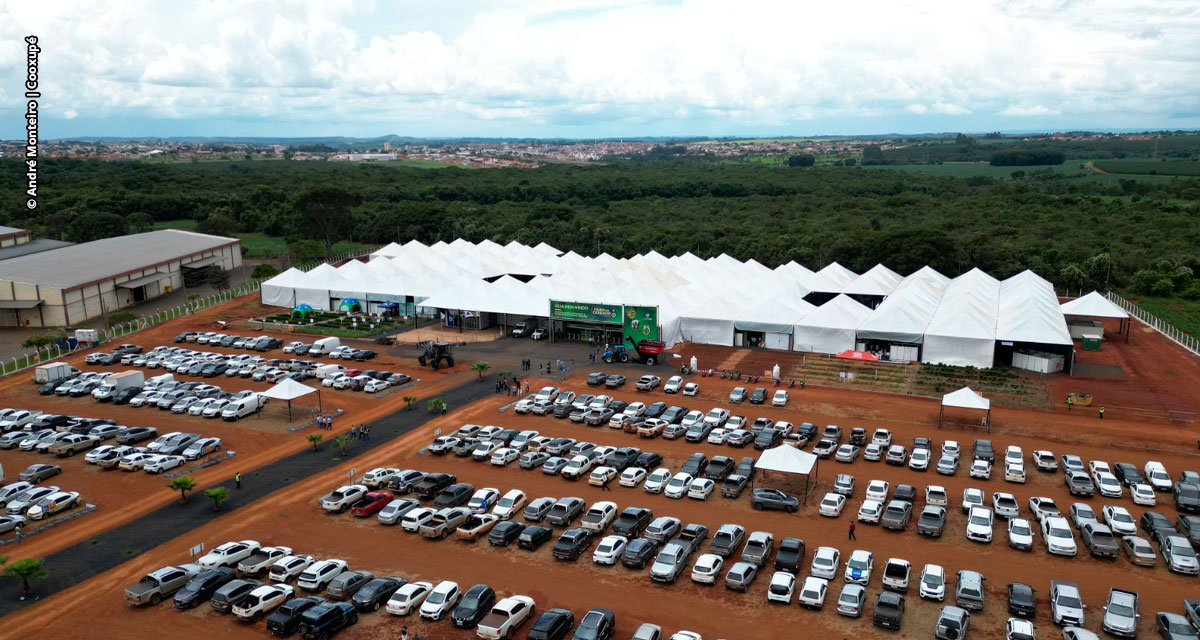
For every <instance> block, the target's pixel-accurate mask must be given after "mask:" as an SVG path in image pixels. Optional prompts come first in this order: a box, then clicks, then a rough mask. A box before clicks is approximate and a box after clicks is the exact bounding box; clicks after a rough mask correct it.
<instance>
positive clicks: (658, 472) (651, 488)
mask: <svg viewBox="0 0 1200 640" xmlns="http://www.w3.org/2000/svg"><path fill="white" fill-rule="evenodd" d="M670 480H671V470H670V469H668V468H666V467H659V468H657V469H655V470H654V471H652V472H650V475H648V476H646V482H645V483H644V484H643V485H642V491H645V492H646V493H662V492H663V489H664V488H666V486H667V482H669V481H670Z"/></svg>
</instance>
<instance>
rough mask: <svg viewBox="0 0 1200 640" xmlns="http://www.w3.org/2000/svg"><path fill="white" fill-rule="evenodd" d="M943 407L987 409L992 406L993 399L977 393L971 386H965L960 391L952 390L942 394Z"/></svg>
mask: <svg viewBox="0 0 1200 640" xmlns="http://www.w3.org/2000/svg"><path fill="white" fill-rule="evenodd" d="M942 406H943V407H960V408H962V409H983V410H984V411H987V410H989V409H991V408H992V401H991V400H988V399H987V398H985V397H983V396H981V395H979V394H978V393H975V392H974V391H973V390H972V389H971V387H963V388H961V389H959V390H958V391H951V392H950V393H947V394H946V395H944V396H942Z"/></svg>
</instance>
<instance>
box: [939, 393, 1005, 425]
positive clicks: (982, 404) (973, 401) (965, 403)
mask: <svg viewBox="0 0 1200 640" xmlns="http://www.w3.org/2000/svg"><path fill="white" fill-rule="evenodd" d="M946 407H950V408H952V409H975V410H978V411H985V412H987V414H986V417H985V418H984V419H983V422H984V424H986V425H987V428H988V433H991V432H992V401H991V400H988V399H987V398H985V397H983V396H981V395H979V394H978V393H976V392H975V391H974V390H973V389H971V387H963V388H961V389H959V390H958V391H951V392H950V393H947V394H946V395H944V396H942V406H941V409H940V410H939V411H938V426H939V427H940V426H942V416H944V415H945V413H946Z"/></svg>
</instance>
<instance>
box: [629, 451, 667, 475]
mask: <svg viewBox="0 0 1200 640" xmlns="http://www.w3.org/2000/svg"><path fill="white" fill-rule="evenodd" d="M662 461H663V457H662V455H661V454H657V453H654V452H652V451H643V452H642V453H640V454H638V457H637V460H634V461H633V466H635V467H641V468H642V469H645V470H647V471H650V470H651V469H657V468H658V467H661V466H662Z"/></svg>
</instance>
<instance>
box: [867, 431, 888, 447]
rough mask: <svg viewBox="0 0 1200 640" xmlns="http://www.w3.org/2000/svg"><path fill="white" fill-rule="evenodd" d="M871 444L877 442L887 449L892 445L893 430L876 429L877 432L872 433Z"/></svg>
mask: <svg viewBox="0 0 1200 640" xmlns="http://www.w3.org/2000/svg"><path fill="white" fill-rule="evenodd" d="M871 444H877V445H879V446H881V447H883V448H885V449H886V448H888V447H890V446H892V432H891V431H889V430H887V429H876V430H875V433H872V434H871Z"/></svg>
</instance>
